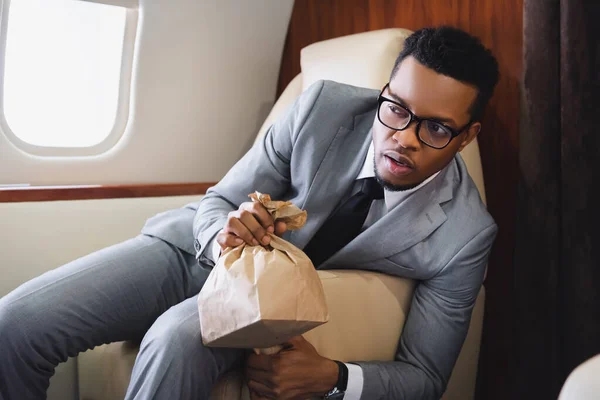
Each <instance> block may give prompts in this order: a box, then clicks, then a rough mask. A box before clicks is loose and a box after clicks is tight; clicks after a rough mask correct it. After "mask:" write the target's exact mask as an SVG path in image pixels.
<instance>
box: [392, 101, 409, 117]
mask: <svg viewBox="0 0 600 400" xmlns="http://www.w3.org/2000/svg"><path fill="white" fill-rule="evenodd" d="M389 109H390V111H391V112H393V113H394V114H396V115H398V116H400V117H406V116H407V115H408V113H407V112H406V110H405V109H403V108H402V107H398V106H396V105H393V104H390V105H389Z"/></svg>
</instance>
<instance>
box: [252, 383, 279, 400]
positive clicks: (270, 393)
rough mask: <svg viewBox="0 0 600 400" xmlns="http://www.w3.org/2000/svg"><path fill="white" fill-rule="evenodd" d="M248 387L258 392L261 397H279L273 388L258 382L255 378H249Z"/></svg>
mask: <svg viewBox="0 0 600 400" xmlns="http://www.w3.org/2000/svg"><path fill="white" fill-rule="evenodd" d="M248 389H250V390H251V391H253V392H256V393H258V394H259V395H260V396H262V397H259V399H260V398H265V399H276V398H277V394H276V393H275V392H274V390H273V389H271V388H270V387H268V386H266V385H264V384H262V383H260V382H256V381H255V380H252V379H249V380H248Z"/></svg>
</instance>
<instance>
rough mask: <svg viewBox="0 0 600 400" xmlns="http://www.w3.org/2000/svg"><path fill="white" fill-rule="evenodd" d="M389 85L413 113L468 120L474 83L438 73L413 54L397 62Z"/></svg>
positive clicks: (474, 92)
mask: <svg viewBox="0 0 600 400" xmlns="http://www.w3.org/2000/svg"><path fill="white" fill-rule="evenodd" d="M389 88H390V91H391V92H392V93H394V94H395V95H397V96H398V97H399V98H400V99H401V100H402V101H403V102H404V103H405V105H406V106H408V107H409V108H410V109H411V111H412V112H413V113H415V114H417V115H419V116H423V117H442V118H451V119H453V120H455V121H456V122H457V123H463V122H464V123H466V122H467V121H468V120H469V119H470V114H469V109H470V107H471V104H473V101H474V100H475V98H476V96H477V88H475V87H474V86H472V85H469V84H466V83H463V82H460V81H457V80H456V79H454V78H450V77H448V76H445V75H442V74H438V73H437V72H435V71H434V70H432V69H429V68H427V67H425V66H424V65H422V64H421V63H419V62H418V61H417V60H415V58H413V57H412V56H411V57H407V58H406V59H404V60H403V61H402V63H400V65H399V66H398V70H397V71H396V75H394V77H393V78H392V80H391V81H390V86H389Z"/></svg>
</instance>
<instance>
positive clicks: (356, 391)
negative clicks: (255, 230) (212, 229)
mask: <svg viewBox="0 0 600 400" xmlns="http://www.w3.org/2000/svg"><path fill="white" fill-rule="evenodd" d="M374 155H375V150H374V148H373V142H371V145H370V146H369V151H368V152H367V156H366V157H365V161H364V163H363V167H362V169H361V170H360V172H359V173H358V175H357V176H356V180H358V179H364V178H372V177H374V176H375V159H374ZM438 174H439V171H438V172H436V173H435V174H433V175H431V176H430V177H429V178H427V179H426V180H424V181H423V182H422V183H421V184H420V185H418V186H416V187H414V188H412V189H408V190H402V191H397V192H393V191H390V190H385V191H384V193H383V199H379V200H373V203H372V204H371V208H370V209H369V214H368V215H367V219H366V220H365V223H364V224H363V226H362V230H363V231H364V230H365V229H367V228H368V227H370V226H371V225H373V224H374V223H375V222H377V221H378V220H379V219H380V218H382V217H383V216H384V215H385V214H387V213H388V212H390V211H391V210H392V209H393V208H395V207H397V206H399V205H400V204H401V203H402V202H403V201H404V200H406V199H407V198H408V197H409V196H410V195H411V194H413V193H414V192H416V191H417V190H419V189H421V188H422V187H423V186H425V185H427V184H428V183H429V182H431V181H432V180H433V179H434V178H435V177H436V176H437V175H438ZM359 189H360V186H358V185H355V187H354V188H353V192H352V193H355V192H356V191H358V190H359ZM221 232H222V231H221ZM212 246H213V248H212V256H213V260H215V261H216V260H217V259H218V258H219V256H220V254H221V247H220V246H219V244H218V243H217V241H216V240H214V239H213V245H212ZM345 364H346V366H347V367H348V387H347V388H346V394H345V395H344V400H359V399H360V396H361V395H362V390H363V383H364V379H363V372H362V368H361V367H360V366H358V365H356V364H350V363H345Z"/></svg>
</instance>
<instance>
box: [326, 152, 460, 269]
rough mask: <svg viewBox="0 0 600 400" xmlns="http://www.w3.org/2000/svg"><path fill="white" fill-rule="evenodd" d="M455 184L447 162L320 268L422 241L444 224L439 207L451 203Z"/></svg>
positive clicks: (361, 260)
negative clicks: (425, 183) (440, 169)
mask: <svg viewBox="0 0 600 400" xmlns="http://www.w3.org/2000/svg"><path fill="white" fill-rule="evenodd" d="M455 180H456V171H455V162H450V163H449V165H448V166H447V167H446V168H445V169H444V170H442V172H441V173H440V174H439V175H438V176H437V177H436V178H435V179H434V180H433V181H431V182H430V183H429V184H427V185H425V186H424V187H423V188H421V189H419V190H417V191H416V192H415V193H413V194H412V195H411V196H409V197H408V198H407V199H406V200H404V201H403V202H402V203H401V204H399V205H398V206H396V207H395V208H394V209H393V210H392V211H391V212H389V213H388V214H386V215H385V216H384V217H383V218H381V219H380V220H379V221H377V222H376V223H375V224H373V225H372V226H370V227H369V228H368V229H366V230H365V231H364V232H362V233H361V234H359V235H358V236H357V237H356V238H355V239H353V240H352V241H351V242H350V243H348V244H347V245H346V246H345V247H344V248H342V249H341V250H340V251H338V252H337V253H336V254H334V255H333V256H332V257H331V258H329V259H328V260H327V261H325V262H324V263H323V264H322V265H321V267H325V268H326V267H327V266H331V265H336V264H337V265H356V264H362V263H365V262H368V261H373V260H377V259H381V258H385V257H389V256H391V255H393V254H396V253H399V252H401V251H404V250H406V249H408V248H409V247H411V246H413V245H415V244H417V243H419V242H420V241H422V240H424V239H425V238H426V237H428V236H429V235H430V234H431V233H432V232H433V231H435V230H436V229H437V228H438V227H439V226H440V225H441V224H442V223H444V221H446V214H445V213H444V211H443V210H442V207H440V204H443V203H444V202H446V201H449V200H450V199H452V187H453V184H454V181H455Z"/></svg>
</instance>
